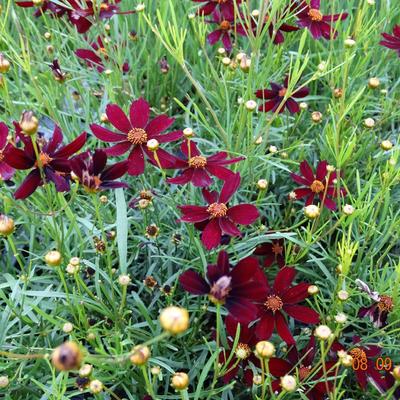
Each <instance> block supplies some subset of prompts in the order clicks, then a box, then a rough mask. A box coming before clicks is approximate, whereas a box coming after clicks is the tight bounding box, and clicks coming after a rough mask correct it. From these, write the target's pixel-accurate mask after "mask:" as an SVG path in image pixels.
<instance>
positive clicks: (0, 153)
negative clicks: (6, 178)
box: [0, 150, 4, 162]
mask: <svg viewBox="0 0 400 400" xmlns="http://www.w3.org/2000/svg"><path fill="white" fill-rule="evenodd" d="M3 160H4V154H3V152H2V151H1V150H0V162H2V161H3Z"/></svg>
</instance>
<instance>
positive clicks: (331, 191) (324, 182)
mask: <svg viewBox="0 0 400 400" xmlns="http://www.w3.org/2000/svg"><path fill="white" fill-rule="evenodd" d="M327 166H328V163H327V162H326V161H320V162H319V163H318V165H317V170H316V173H315V175H314V172H313V170H312V168H311V167H310V165H309V164H308V162H307V161H302V162H301V163H300V172H301V175H302V176H300V175H297V174H294V173H291V174H290V176H291V178H292V180H293V181H294V182H296V183H298V184H299V185H303V187H301V188H299V189H295V190H294V193H295V194H296V199H302V198H303V197H306V206H308V205H310V204H312V203H313V201H314V198H315V196H318V198H319V200H320V201H321V204H322V203H323V204H324V206H325V207H327V208H329V209H330V210H336V203H335V202H334V201H333V200H332V198H337V190H336V186H335V184H336V179H337V174H336V172H331V173H329V174H328V169H327ZM346 194H347V192H346V190H345V189H343V188H340V195H341V196H342V197H344V196H346Z"/></svg>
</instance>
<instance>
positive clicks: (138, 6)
mask: <svg viewBox="0 0 400 400" xmlns="http://www.w3.org/2000/svg"><path fill="white" fill-rule="evenodd" d="M145 8H146V6H145V5H144V4H143V3H141V4H138V5H137V6H136V12H142V11H144V9H145Z"/></svg>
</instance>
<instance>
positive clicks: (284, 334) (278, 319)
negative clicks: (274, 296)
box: [275, 311, 296, 344]
mask: <svg viewBox="0 0 400 400" xmlns="http://www.w3.org/2000/svg"><path fill="white" fill-rule="evenodd" d="M275 326H276V330H277V332H278V334H279V336H280V337H281V338H282V339H283V340H284V341H285V342H286V343H287V344H296V342H295V340H294V338H293V336H292V334H291V333H290V330H289V327H288V326H287V322H286V320H285V317H284V316H283V315H282V314H281V312H279V311H277V312H276V313H275Z"/></svg>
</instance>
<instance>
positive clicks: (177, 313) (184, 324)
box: [160, 306, 189, 335]
mask: <svg viewBox="0 0 400 400" xmlns="http://www.w3.org/2000/svg"><path fill="white" fill-rule="evenodd" d="M160 323H161V326H162V327H163V329H164V330H166V331H167V332H169V333H171V334H173V335H177V334H178V333H182V332H185V331H186V330H187V329H188V328H189V313H188V311H187V310H186V309H185V308H180V307H175V306H170V307H167V308H164V310H162V311H161V314H160Z"/></svg>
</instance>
